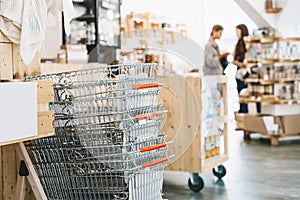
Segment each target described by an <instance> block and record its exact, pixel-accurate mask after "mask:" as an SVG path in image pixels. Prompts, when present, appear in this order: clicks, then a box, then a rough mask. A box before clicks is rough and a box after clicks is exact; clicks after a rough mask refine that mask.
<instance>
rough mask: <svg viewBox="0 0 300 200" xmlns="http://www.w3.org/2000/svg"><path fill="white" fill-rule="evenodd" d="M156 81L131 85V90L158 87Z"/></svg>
mask: <svg viewBox="0 0 300 200" xmlns="http://www.w3.org/2000/svg"><path fill="white" fill-rule="evenodd" d="M158 86H159V84H158V83H149V84H142V85H135V86H133V87H132V89H133V90H140V89H146V88H155V87H158Z"/></svg>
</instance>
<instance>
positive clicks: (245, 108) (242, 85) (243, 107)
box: [236, 78, 248, 113]
mask: <svg viewBox="0 0 300 200" xmlns="http://www.w3.org/2000/svg"><path fill="white" fill-rule="evenodd" d="M236 84H237V91H238V93H239V94H240V92H241V90H242V89H244V88H247V84H245V83H244V81H242V80H240V79H237V78H236ZM239 113H248V105H247V104H246V103H240V110H239Z"/></svg>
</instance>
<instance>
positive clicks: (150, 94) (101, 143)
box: [28, 64, 170, 200]
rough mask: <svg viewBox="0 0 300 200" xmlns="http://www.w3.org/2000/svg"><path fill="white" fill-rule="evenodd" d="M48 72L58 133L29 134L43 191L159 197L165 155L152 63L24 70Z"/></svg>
mask: <svg viewBox="0 0 300 200" xmlns="http://www.w3.org/2000/svg"><path fill="white" fill-rule="evenodd" d="M28 80H52V81H53V84H54V92H55V101H54V102H53V103H51V104H50V105H49V106H50V108H51V109H52V110H54V111H55V130H56V136H53V137H47V138H43V139H37V140H32V141H31V143H30V145H29V147H30V150H31V152H32V154H33V157H34V165H35V168H36V170H37V173H38V174H39V178H40V180H41V183H42V185H43V187H44V190H45V192H46V195H47V197H48V198H49V199H88V200H93V199H97V200H98V199H102V200H105V199H116V200H117V199H118V200H119V199H129V200H146V199H147V200H148V199H149V200H154V199H162V193H161V192H162V191H161V190H162V182H163V167H164V166H165V165H166V164H167V163H168V161H169V159H170V156H168V155H167V143H166V140H165V139H166V138H165V134H164V133H163V132H162V130H161V129H162V123H163V120H164V118H165V114H166V111H165V110H164V109H163V107H162V103H161V101H160V99H159V91H160V84H159V83H157V82H156V81H157V65H156V64H121V65H109V66H105V67H103V66H100V65H99V66H97V65H95V66H94V67H92V68H91V67H89V68H87V69H82V70H79V71H72V72H66V73H58V74H50V75H43V76H36V77H30V78H28Z"/></svg>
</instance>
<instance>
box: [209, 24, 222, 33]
mask: <svg viewBox="0 0 300 200" xmlns="http://www.w3.org/2000/svg"><path fill="white" fill-rule="evenodd" d="M222 30H224V29H223V27H222V26H221V25H219V24H216V25H214V26H213V28H212V30H211V33H210V35H212V34H213V32H214V31H222Z"/></svg>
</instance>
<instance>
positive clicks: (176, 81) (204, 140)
mask: <svg viewBox="0 0 300 200" xmlns="http://www.w3.org/2000/svg"><path fill="white" fill-rule="evenodd" d="M159 81H160V82H161V83H164V84H165V85H164V87H163V88H162V89H161V94H160V97H161V99H162V101H163V102H164V105H165V107H166V109H167V110H168V114H167V120H166V123H165V125H164V131H165V132H166V133H167V139H168V140H170V141H171V140H172V141H173V143H171V144H170V147H169V154H170V155H175V157H174V159H172V160H171V163H170V165H169V166H167V167H166V170H174V171H184V172H191V177H190V179H189V180H188V185H189V187H190V189H191V190H193V191H200V190H201V189H202V188H203V187H204V181H203V179H202V177H201V176H200V174H199V173H201V172H204V171H207V170H210V169H213V173H214V175H215V176H217V177H218V178H222V177H223V176H225V174H226V169H225V167H224V166H223V165H222V163H224V162H225V161H226V160H228V130H227V129H228V124H227V114H228V103H227V100H228V96H227V78H226V77H225V76H208V77H205V78H204V77H200V76H199V74H189V75H187V76H174V77H160V80H159ZM212 82H214V83H219V84H220V85H222V87H218V88H219V90H220V88H222V92H221V93H222V98H221V101H222V104H223V105H224V106H223V109H222V110H223V112H220V113H219V114H217V113H215V114H216V115H213V117H212V118H211V119H209V120H207V119H206V116H207V113H208V108H209V106H210V105H209V104H211V103H214V102H211V101H208V98H207V97H210V96H211V95H212V93H213V92H212V93H210V92H211V91H206V92H203V91H204V90H203V89H204V88H205V87H206V86H205V85H207V83H212ZM209 99H210V98H209ZM210 100H211V99H210ZM212 120H216V121H217V123H218V124H222V128H221V129H223V130H222V131H221V132H222V136H221V138H222V139H221V140H222V141H219V145H220V146H219V147H218V148H216V146H213V143H212V142H211V143H209V142H208V138H210V139H212V140H213V138H214V137H209V135H210V134H216V133H211V132H210V133H209V131H208V130H207V129H206V127H204V126H206V125H205V124H207V123H209V122H210V121H212ZM211 147H212V148H211ZM209 148H211V149H210V150H209ZM206 150H208V151H206ZM215 167H217V168H215Z"/></svg>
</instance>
